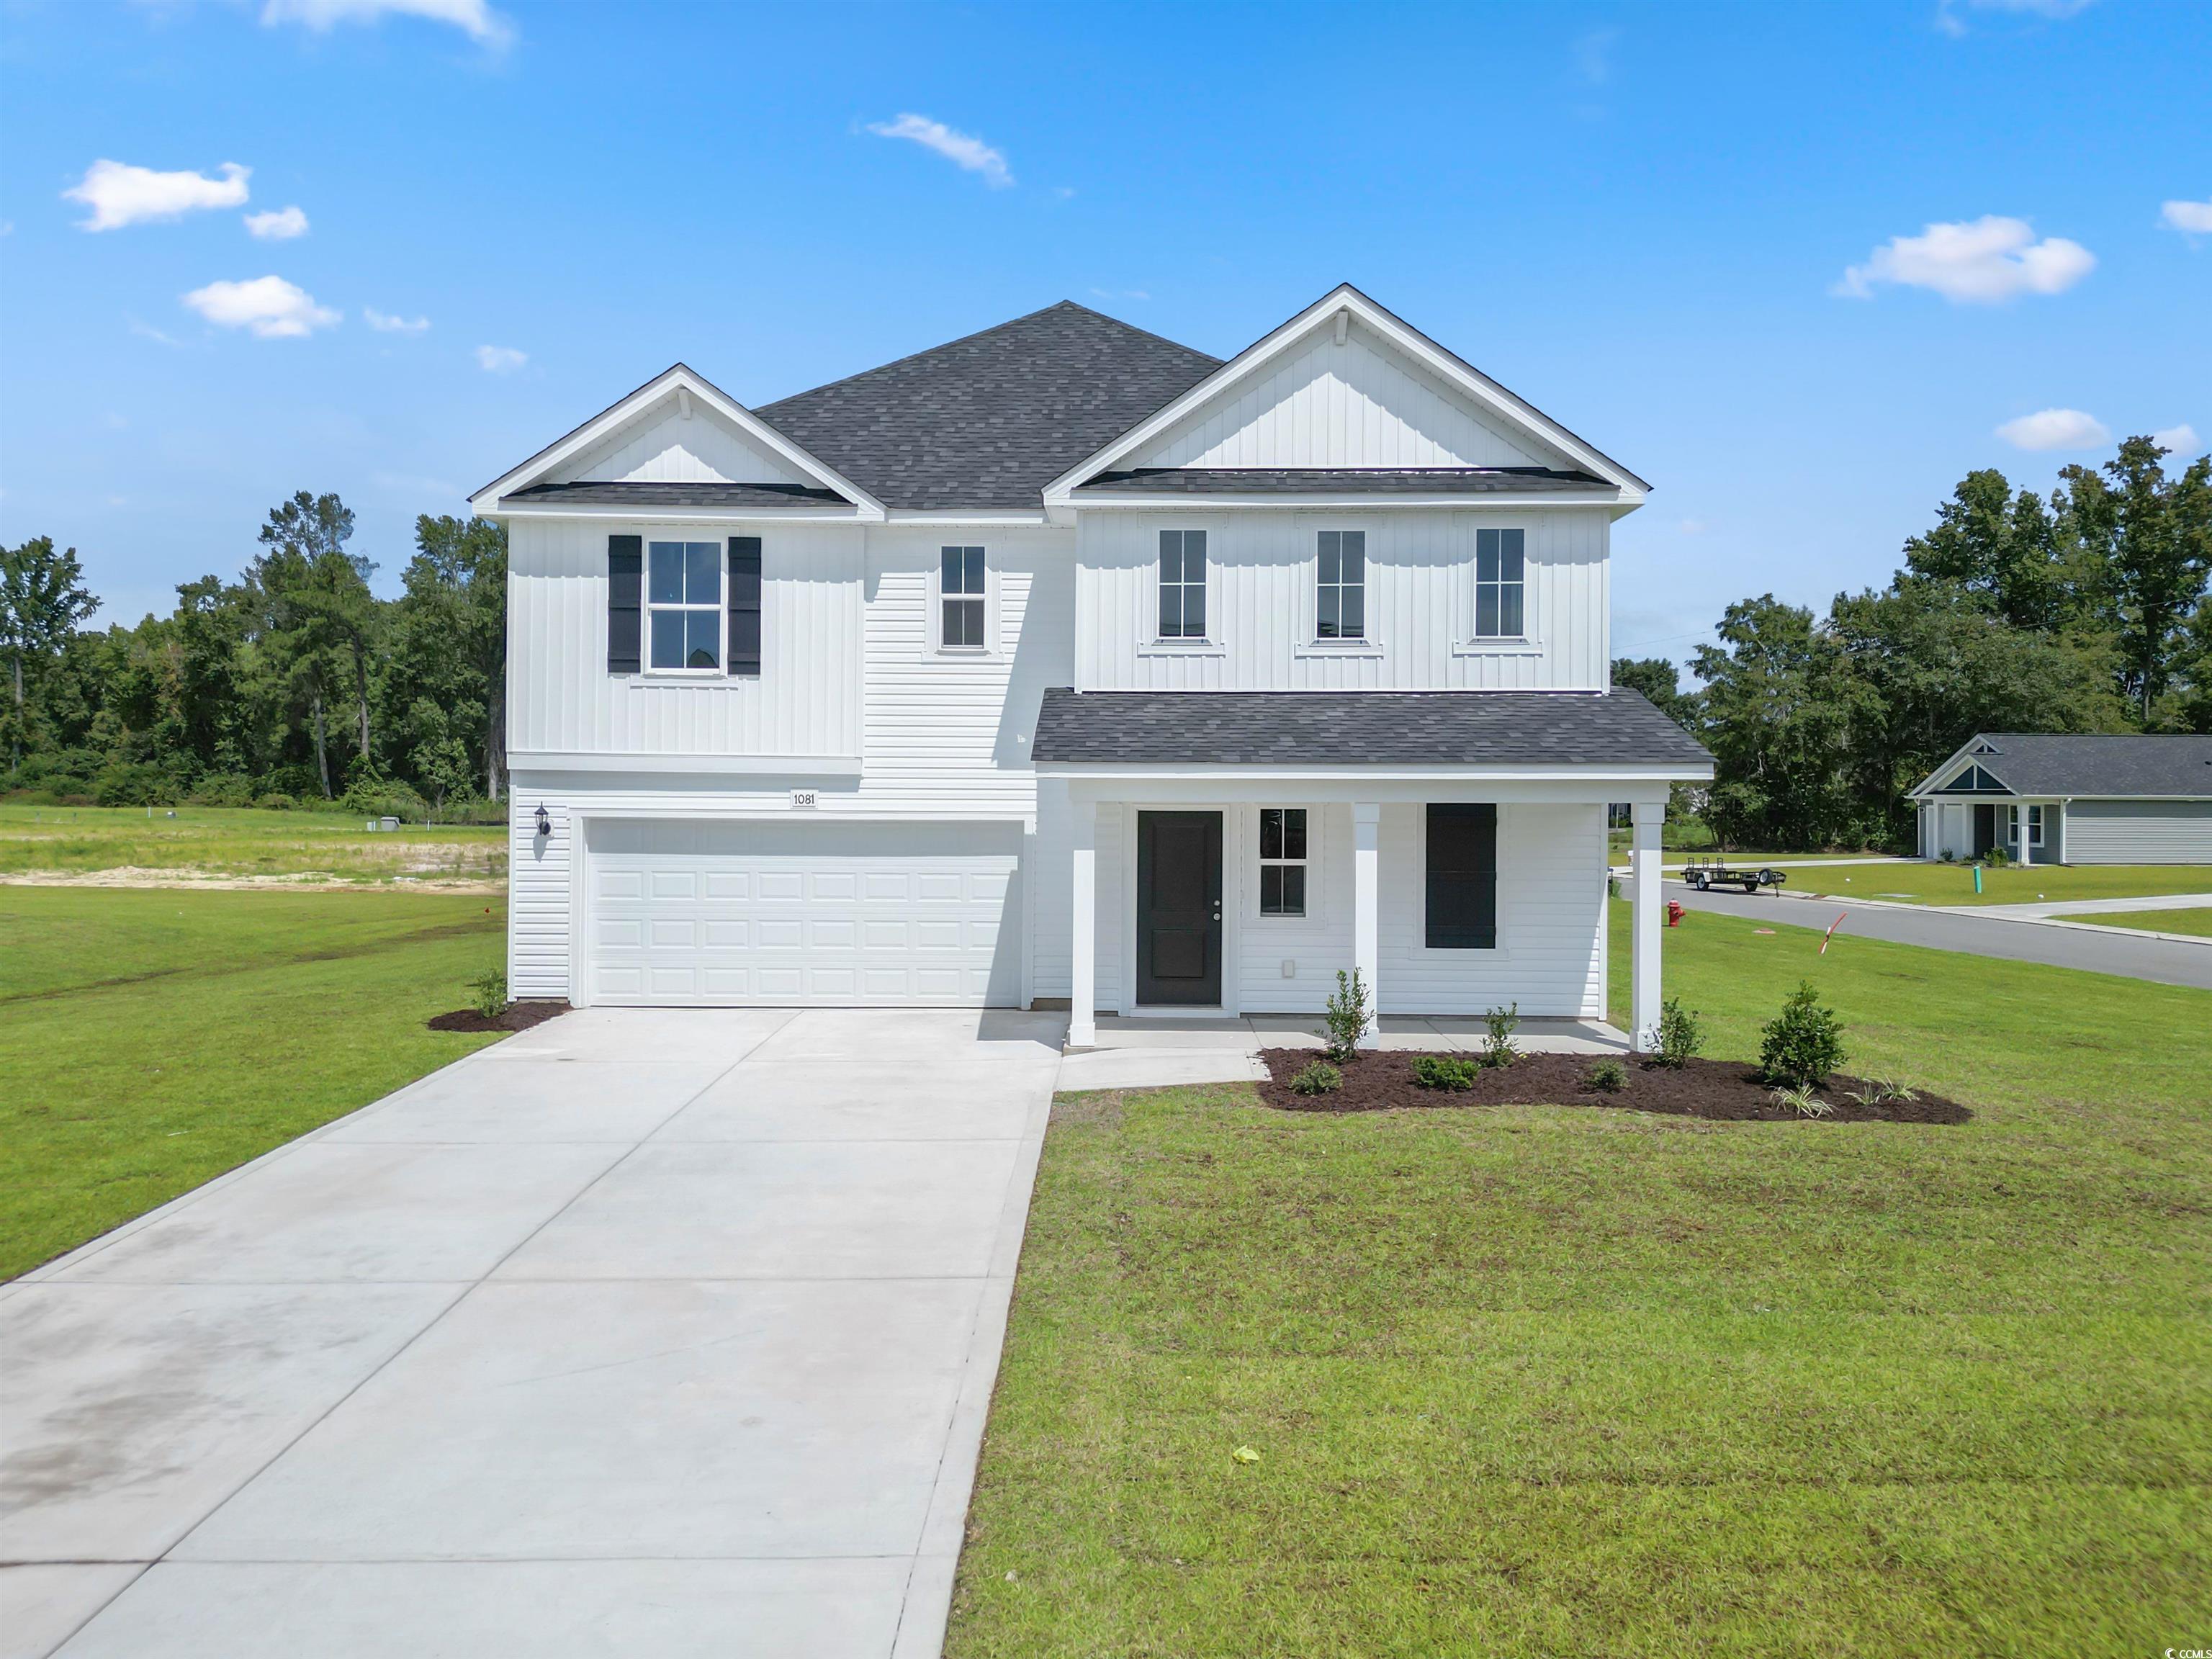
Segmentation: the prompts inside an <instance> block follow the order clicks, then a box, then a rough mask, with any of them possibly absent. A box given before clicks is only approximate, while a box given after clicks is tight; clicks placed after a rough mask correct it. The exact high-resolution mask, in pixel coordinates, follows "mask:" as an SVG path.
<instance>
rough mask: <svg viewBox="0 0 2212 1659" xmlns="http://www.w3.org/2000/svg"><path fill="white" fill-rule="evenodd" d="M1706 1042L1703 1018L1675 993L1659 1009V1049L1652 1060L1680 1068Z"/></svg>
mask: <svg viewBox="0 0 2212 1659" xmlns="http://www.w3.org/2000/svg"><path fill="white" fill-rule="evenodd" d="M1704 1047H1705V1022H1704V1021H1703V1020H1701V1019H1699V1018H1698V1016H1697V1014H1696V1013H1695V1012H1693V1011H1692V1010H1691V1009H1688V1008H1685V1007H1684V1006H1682V1005H1681V1003H1680V1000H1677V999H1675V998H1674V997H1668V999H1667V1002H1666V1006H1664V1007H1662V1008H1661V1009H1660V1011H1659V1052H1658V1053H1657V1054H1654V1055H1653V1056H1652V1057H1651V1058H1652V1063H1653V1064H1655V1065H1659V1066H1669V1067H1671V1068H1672V1069H1674V1070H1675V1071H1677V1072H1679V1071H1680V1070H1681V1069H1682V1067H1683V1066H1685V1065H1686V1064H1687V1063H1688V1062H1689V1061H1690V1060H1694V1059H1696V1058H1697V1055H1698V1051H1699V1049H1700V1048H1704Z"/></svg>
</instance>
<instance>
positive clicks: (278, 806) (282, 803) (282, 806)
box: [253, 793, 300, 812]
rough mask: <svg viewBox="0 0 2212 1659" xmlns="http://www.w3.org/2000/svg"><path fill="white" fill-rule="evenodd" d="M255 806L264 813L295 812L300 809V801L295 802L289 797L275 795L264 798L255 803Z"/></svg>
mask: <svg viewBox="0 0 2212 1659" xmlns="http://www.w3.org/2000/svg"><path fill="white" fill-rule="evenodd" d="M253 804H254V805H256V806H258V807H259V808H260V809H261V810H262V811H264V812H290V811H296V810H297V809H298V807H299V805H300V803H299V802H298V801H296V800H294V799H292V798H291V796H289V795H280V794H276V793H270V794H266V795H264V796H262V797H261V799H258V800H257V801H255V802H254V803H253Z"/></svg>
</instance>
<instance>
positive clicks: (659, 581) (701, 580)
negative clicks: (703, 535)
mask: <svg viewBox="0 0 2212 1659" xmlns="http://www.w3.org/2000/svg"><path fill="white" fill-rule="evenodd" d="M645 609H646V634H647V639H648V640H649V641H650V642H651V647H650V653H649V654H648V655H647V659H646V666H647V668H649V669H651V670H652V671H653V672H655V673H662V674H669V673H684V672H687V671H690V672H702V671H714V670H719V669H720V667H721V665H722V544H720V542H649V543H647V544H646V582H645Z"/></svg>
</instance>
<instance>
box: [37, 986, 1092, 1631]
mask: <svg viewBox="0 0 2212 1659" xmlns="http://www.w3.org/2000/svg"><path fill="white" fill-rule="evenodd" d="M1065 1029H1066V1020H1065V1018H1064V1017H1063V1016H1055V1015H1025V1014H1012V1013H1000V1012H988V1013H984V1014H981V1015H978V1014H975V1013H967V1014H957V1013H951V1012H911V1013H909V1012H869V1013H862V1012H805V1013H798V1014H793V1013H792V1012H786V1011H768V1010H762V1011H747V1012H738V1011H730V1012H662V1011H653V1012H647V1011H624V1010H592V1011H588V1012H581V1013H574V1014H569V1015H566V1016H564V1017H562V1018H560V1019H557V1020H555V1021H553V1022H551V1023H550V1024H546V1025H544V1026H540V1027H539V1028H538V1029H537V1030H534V1031H532V1032H529V1033H526V1034H525V1035H523V1036H517V1037H513V1038H510V1039H508V1040H507V1041H506V1042H501V1043H499V1044H497V1045H495V1047H493V1048H489V1049H486V1050H484V1051H483V1052H482V1053H480V1054H476V1055H472V1056H471V1057H470V1058H469V1059H467V1060H463V1061H461V1062H459V1064H457V1065H454V1066H448V1067H447V1068H446V1069H445V1070H443V1071H441V1072H439V1073H435V1074H433V1075H432V1076H430V1077H428V1078H426V1079H422V1081H421V1082H419V1083H417V1084H416V1085H413V1086H412V1087H410V1088H408V1089H406V1090H404V1091H401V1092H400V1093H398V1094H396V1095H394V1096H392V1097H389V1098H388V1099H386V1100H384V1101H381V1102H380V1103H376V1104H375V1105H374V1106H371V1107H369V1108H368V1109H364V1110H362V1111H361V1112H357V1113H356V1114H354V1115H352V1116H350V1117H348V1118H345V1119H343V1120H341V1121H338V1122H337V1123H335V1124H332V1125H331V1126H329V1127H326V1128H325V1129H324V1130H321V1131H319V1132H318V1133H315V1134H313V1135H310V1136H307V1137H306V1138H304V1139H301V1140H298V1141H295V1142H293V1143H292V1144H290V1145H289V1146H285V1147H283V1148H281V1149H279V1150H278V1151H277V1152H273V1153H271V1154H270V1155H269V1156H268V1157H267V1158H263V1159H261V1160H259V1161H258V1162H257V1163H256V1164H251V1165H248V1166H246V1168H245V1169H243V1170H238V1171H235V1172H234V1173H233V1174H232V1175H230V1176H226V1177H224V1178H222V1179H221V1180H219V1181H216V1182H211V1183H210V1184H209V1185H208V1186H206V1187H204V1188H200V1189H199V1190H198V1191H197V1192H195V1193H192V1194H188V1195H187V1196H186V1197H185V1198H184V1199H181V1200H178V1201H177V1202H176V1203H174V1204H172V1205H170V1206H167V1208H165V1209H163V1210H161V1211H159V1212H155V1214H153V1215H151V1216H149V1217H146V1218H142V1219H141V1220H140V1221H138V1222H137V1223H134V1224H132V1225H130V1226H128V1227H125V1228H123V1229H121V1230H119V1231H117V1232H116V1233H113V1234H111V1235H109V1236H108V1237H106V1238H103V1239H100V1240H98V1241H96V1242H94V1243H93V1244H90V1245H88V1246H87V1247H85V1248H84V1249H82V1250H79V1251H77V1252H76V1254H75V1255H71V1256H69V1257H66V1258H64V1260H62V1261H59V1262H57V1263H54V1264H52V1265H51V1266H49V1267H46V1268H43V1269H40V1271H39V1272H37V1273H33V1274H31V1275H28V1276H27V1278H26V1279H21V1280H19V1281H17V1282H16V1283H15V1284H13V1285H9V1286H6V1287H5V1288H4V1289H0V1327H4V1331H5V1342H6V1352H7V1366H6V1371H5V1376H4V1391H5V1392H4V1419H5V1425H6V1433H7V1443H6V1449H5V1456H4V1461H0V1559H4V1560H5V1561H6V1562H7V1563H9V1564H10V1565H8V1566H7V1567H6V1568H5V1569H4V1570H0V1596H4V1598H5V1608H6V1611H5V1615H4V1618H3V1619H0V1632H4V1636H0V1650H4V1652H5V1654H6V1655H7V1656H8V1659H17V1656H31V1655H42V1654H45V1653H46V1652H48V1651H50V1650H53V1649H55V1648H56V1647H57V1645H59V1647H60V1650H61V1651H62V1652H64V1654H66V1655H68V1656H70V1659H91V1656H102V1659H104V1656H124V1655H129V1656H133V1659H170V1656H176V1659H182V1656H195V1659H259V1656H268V1659H277V1656H283V1659H293V1656H300V1655H313V1656H316V1659H370V1656H375V1659H384V1656H391V1655H400V1654H410V1655H411V1654H432V1653H451V1654H466V1655H469V1656H471V1659H476V1656H494V1659H507V1656H512V1659H524V1656H532V1659H537V1656H571V1655H586V1654H589V1655H611V1654H633V1653H635V1654H648V1653H649V1654H653V1655H655V1656H691V1655H697V1656H702V1659H703V1656H708V1655H714V1656H727V1655H771V1654H773V1655H779V1656H781V1655H789V1654H806V1655H810V1656H817V1655H818V1656H824V1659H840V1656H856V1659H857V1656H867V1659H887V1656H894V1655H896V1656H908V1659H918V1656H923V1655H934V1654H936V1653H937V1652H938V1650H939V1647H940V1645H941V1644H942V1641H943V1637H944V1631H945V1618H946V1614H947V1612H948V1610H949V1607H950V1602H951V1587H952V1574H953V1568H954V1565H955V1562H956V1560H957V1553H958V1550H959V1547H960V1541H961V1534H962V1528H963V1522H964V1517H965V1513H966V1508H967V1502H968V1496H969V1487H970V1485H971V1483H972V1480H973V1476H974V1471H975V1459H976V1455H977V1452H978V1450H979V1449H980V1445H981V1435H982V1428H983V1418H984V1413H985V1411H986V1409H987V1405H988V1402H989V1399H990V1390H991V1385H992V1380H993V1377H994V1374H995V1371H996V1369H997V1363H998V1353H999V1347H1000V1341H1001V1340H1002V1338H1003V1335H1004V1331H1005V1325H1006V1310H1007V1305H1008V1302H1009V1300H1010V1297H1011V1296H1012V1283H1013V1273H1014V1270H1015V1267H1016V1264H1017V1260H1018V1252H1019V1249H1020V1243H1021V1235H1022V1229H1023V1225H1024V1220H1025V1218H1026V1214H1027V1208H1028V1200H1029V1193H1030V1184H1031V1181H1032V1179H1033V1176H1034V1173H1035V1170H1036V1158H1037V1154H1038V1151H1039V1149H1040V1147H1041V1145H1042V1135H1043V1131H1044V1126H1045V1120H1046V1116H1047V1114H1048V1109H1049V1103H1050V1097H1051V1091H1052V1085H1053V1080H1054V1075H1055V1073H1056V1072H1057V1070H1058V1067H1059V1064H1060V1054H1059V1048H1060V1039H1061V1036H1062V1035H1063V1033H1064V1031H1065Z"/></svg>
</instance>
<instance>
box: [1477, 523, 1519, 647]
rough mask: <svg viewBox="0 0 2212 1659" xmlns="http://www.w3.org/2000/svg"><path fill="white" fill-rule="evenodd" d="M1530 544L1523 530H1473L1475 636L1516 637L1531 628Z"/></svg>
mask: <svg viewBox="0 0 2212 1659" xmlns="http://www.w3.org/2000/svg"><path fill="white" fill-rule="evenodd" d="M1527 544H1528V532H1526V531H1523V530H1478V531H1476V532H1474V637H1475V638H1477V639H1479V640H1517V639H1521V638H1523V637H1525V635H1526V632H1527V627H1528V607H1527V591H1526V586H1527V574H1528V567H1527V558H1526V554H1527Z"/></svg>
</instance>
